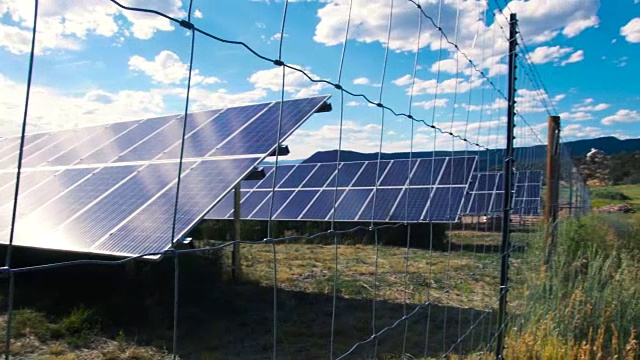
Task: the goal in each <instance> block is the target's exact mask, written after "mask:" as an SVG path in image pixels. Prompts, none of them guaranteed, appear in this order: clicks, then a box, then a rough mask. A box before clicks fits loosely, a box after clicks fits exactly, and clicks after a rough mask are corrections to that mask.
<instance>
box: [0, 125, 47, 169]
mask: <svg viewBox="0 0 640 360" xmlns="http://www.w3.org/2000/svg"><path fill="white" fill-rule="evenodd" d="M48 136H49V134H47V133H40V134H33V135H29V136H26V137H25V139H24V154H33V153H34V149H41V148H42V147H46V146H47V145H48V143H47V142H46V141H47V140H46V138H47V137H48ZM19 150H20V138H17V139H16V140H15V141H12V143H11V145H10V146H9V147H7V148H6V149H3V150H2V151H0V162H1V163H2V166H1V167H0V169H9V168H16V167H17V164H18V151H19Z"/></svg>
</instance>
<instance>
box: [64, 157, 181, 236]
mask: <svg viewBox="0 0 640 360" xmlns="http://www.w3.org/2000/svg"><path fill="white" fill-rule="evenodd" d="M177 170H178V164H175V163H172V164H151V165H148V166H146V167H144V168H142V169H140V170H139V171H138V172H136V174H135V175H133V176H132V177H130V178H128V179H127V180H126V181H125V182H124V183H122V184H120V186H118V187H116V188H114V189H113V190H112V191H110V192H109V193H107V194H105V196H104V197H103V198H102V199H100V200H99V201H98V202H96V203H95V204H93V205H92V206H91V207H90V208H88V209H87V210H85V211H83V212H82V213H80V215H79V216H78V217H76V218H75V219H73V220H72V221H71V222H69V223H67V224H66V225H65V226H63V227H62V229H60V231H61V232H62V234H64V236H65V237H66V238H70V239H77V240H78V241H82V243H83V245H84V246H90V245H91V243H92V242H94V241H95V240H96V239H100V238H101V237H103V236H105V235H107V234H108V233H109V231H110V230H111V229H113V228H114V227H115V226H116V225H118V224H120V223H121V222H123V221H124V220H125V219H126V218H127V217H128V216H129V215H131V214H133V213H134V212H135V211H137V210H138V209H140V207H141V206H142V205H144V204H145V203H146V202H147V201H149V200H151V198H152V197H154V196H155V195H156V194H157V193H158V192H160V191H161V190H162V189H164V188H165V187H166V186H167V185H168V184H170V183H171V182H172V181H173V179H175V178H176V176H177ZM174 194H175V193H174ZM154 224H155V225H156V226H160V225H161V223H154Z"/></svg>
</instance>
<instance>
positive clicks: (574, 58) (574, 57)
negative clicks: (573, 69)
mask: <svg viewBox="0 0 640 360" xmlns="http://www.w3.org/2000/svg"><path fill="white" fill-rule="evenodd" d="M582 60H584V51H583V50H578V51H576V52H574V53H573V54H571V56H569V58H568V59H567V60H564V61H562V62H561V63H560V66H565V65H567V64H573V63H577V62H579V61H582Z"/></svg>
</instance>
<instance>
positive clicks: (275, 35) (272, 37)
mask: <svg viewBox="0 0 640 360" xmlns="http://www.w3.org/2000/svg"><path fill="white" fill-rule="evenodd" d="M287 36H289V35H288V34H287V33H285V34H284V37H287ZM280 37H282V34H281V33H275V34H273V35H271V37H270V38H269V40H271V41H279V40H280Z"/></svg>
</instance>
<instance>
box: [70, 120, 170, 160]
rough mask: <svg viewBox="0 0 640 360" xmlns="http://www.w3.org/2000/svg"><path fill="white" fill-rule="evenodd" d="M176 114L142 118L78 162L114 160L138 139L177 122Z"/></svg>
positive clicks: (138, 140)
mask: <svg viewBox="0 0 640 360" xmlns="http://www.w3.org/2000/svg"><path fill="white" fill-rule="evenodd" d="M176 118H177V117H176V116H170V117H164V118H158V119H149V120H144V121H142V122H140V123H138V125H136V126H134V127H132V128H130V129H129V130H127V132H125V133H123V134H121V135H120V136H118V137H115V138H113V139H112V140H111V141H109V142H107V143H106V144H104V145H102V146H101V147H100V148H97V149H96V150H95V151H94V152H92V153H90V154H88V155H86V156H85V157H84V158H82V160H80V161H79V162H78V163H79V164H101V163H107V162H110V161H112V160H114V159H115V158H116V157H117V156H118V155H120V154H121V153H123V152H124V151H126V150H127V149H129V148H131V147H132V146H134V145H136V144H137V143H138V142H140V140H142V139H144V138H145V137H147V136H149V135H151V134H153V133H154V132H155V131H158V130H160V129H161V128H162V127H164V126H166V125H167V124H169V123H172V122H173V123H177V122H178V121H176Z"/></svg>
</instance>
